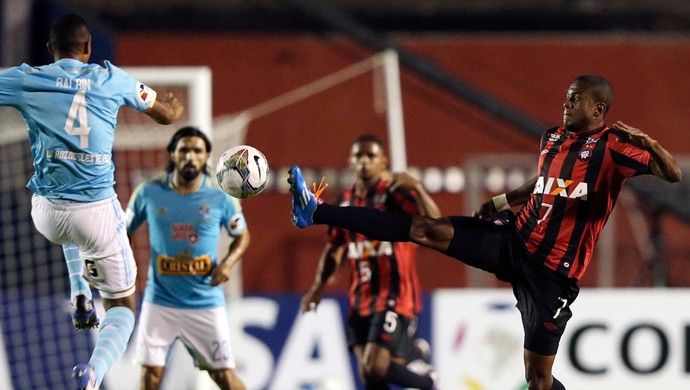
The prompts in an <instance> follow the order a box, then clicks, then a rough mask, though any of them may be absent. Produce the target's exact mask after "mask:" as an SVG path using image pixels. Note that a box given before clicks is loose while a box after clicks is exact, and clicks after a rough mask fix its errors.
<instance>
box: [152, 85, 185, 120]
mask: <svg viewBox="0 0 690 390" xmlns="http://www.w3.org/2000/svg"><path fill="white" fill-rule="evenodd" d="M183 112H184V106H183V105H182V103H180V102H179V101H178V100H177V98H176V97H175V95H174V94H173V93H172V92H168V93H167V94H166V95H163V96H161V95H158V97H157V98H156V101H155V102H153V105H152V106H151V108H149V109H148V110H146V111H144V113H145V114H146V115H148V116H150V117H151V118H153V120H155V121H156V122H158V123H160V124H162V125H169V124H171V123H173V122H175V121H176V120H178V119H179V118H180V116H182V113H183Z"/></svg>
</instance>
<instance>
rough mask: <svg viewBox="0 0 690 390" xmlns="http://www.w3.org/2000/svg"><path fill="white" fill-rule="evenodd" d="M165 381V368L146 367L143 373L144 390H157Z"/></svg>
mask: <svg viewBox="0 0 690 390" xmlns="http://www.w3.org/2000/svg"><path fill="white" fill-rule="evenodd" d="M162 380H163V367H149V366H145V367H144V369H143V370H142V372H141V382H142V385H143V386H142V387H141V388H142V389H146V390H157V389H158V388H159V387H160V385H161V381H162Z"/></svg>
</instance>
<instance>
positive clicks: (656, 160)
mask: <svg viewBox="0 0 690 390" xmlns="http://www.w3.org/2000/svg"><path fill="white" fill-rule="evenodd" d="M613 128H614V129H616V130H618V132H619V134H620V135H619V140H620V141H621V142H626V143H629V144H631V145H634V146H637V147H638V148H640V149H643V150H646V151H648V152H649V154H650V155H651V156H652V160H651V161H650V162H649V169H650V171H651V172H652V174H653V175H654V176H657V177H660V178H662V179H664V180H666V181H668V182H671V183H676V182H678V181H680V179H681V178H682V176H683V174H682V172H681V170H680V167H679V166H678V162H677V161H676V159H675V158H674V157H673V156H672V155H671V153H669V152H668V151H667V150H666V149H664V147H663V146H661V144H660V143H659V142H658V141H657V140H655V139H653V138H651V137H650V136H648V135H647V134H645V133H644V132H643V131H642V130H640V129H637V128H635V127H632V126H628V125H626V124H625V123H623V122H621V121H618V122H616V123H614V125H613Z"/></svg>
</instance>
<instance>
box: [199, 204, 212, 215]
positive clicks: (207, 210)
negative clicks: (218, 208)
mask: <svg viewBox="0 0 690 390" xmlns="http://www.w3.org/2000/svg"><path fill="white" fill-rule="evenodd" d="M199 215H201V218H203V219H209V218H210V217H211V208H210V207H208V205H207V204H202V205H201V206H199Z"/></svg>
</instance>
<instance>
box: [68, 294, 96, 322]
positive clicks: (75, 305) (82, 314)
mask: <svg viewBox="0 0 690 390" xmlns="http://www.w3.org/2000/svg"><path fill="white" fill-rule="evenodd" d="M70 306H72V313H71V314H72V324H74V328H75V329H77V330H89V329H94V328H98V325H99V324H100V321H99V320H98V316H97V315H96V308H95V307H94V306H93V300H91V299H88V298H86V296H85V295H83V294H79V295H77V296H76V297H74V299H73V300H72V302H71V303H70Z"/></svg>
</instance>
